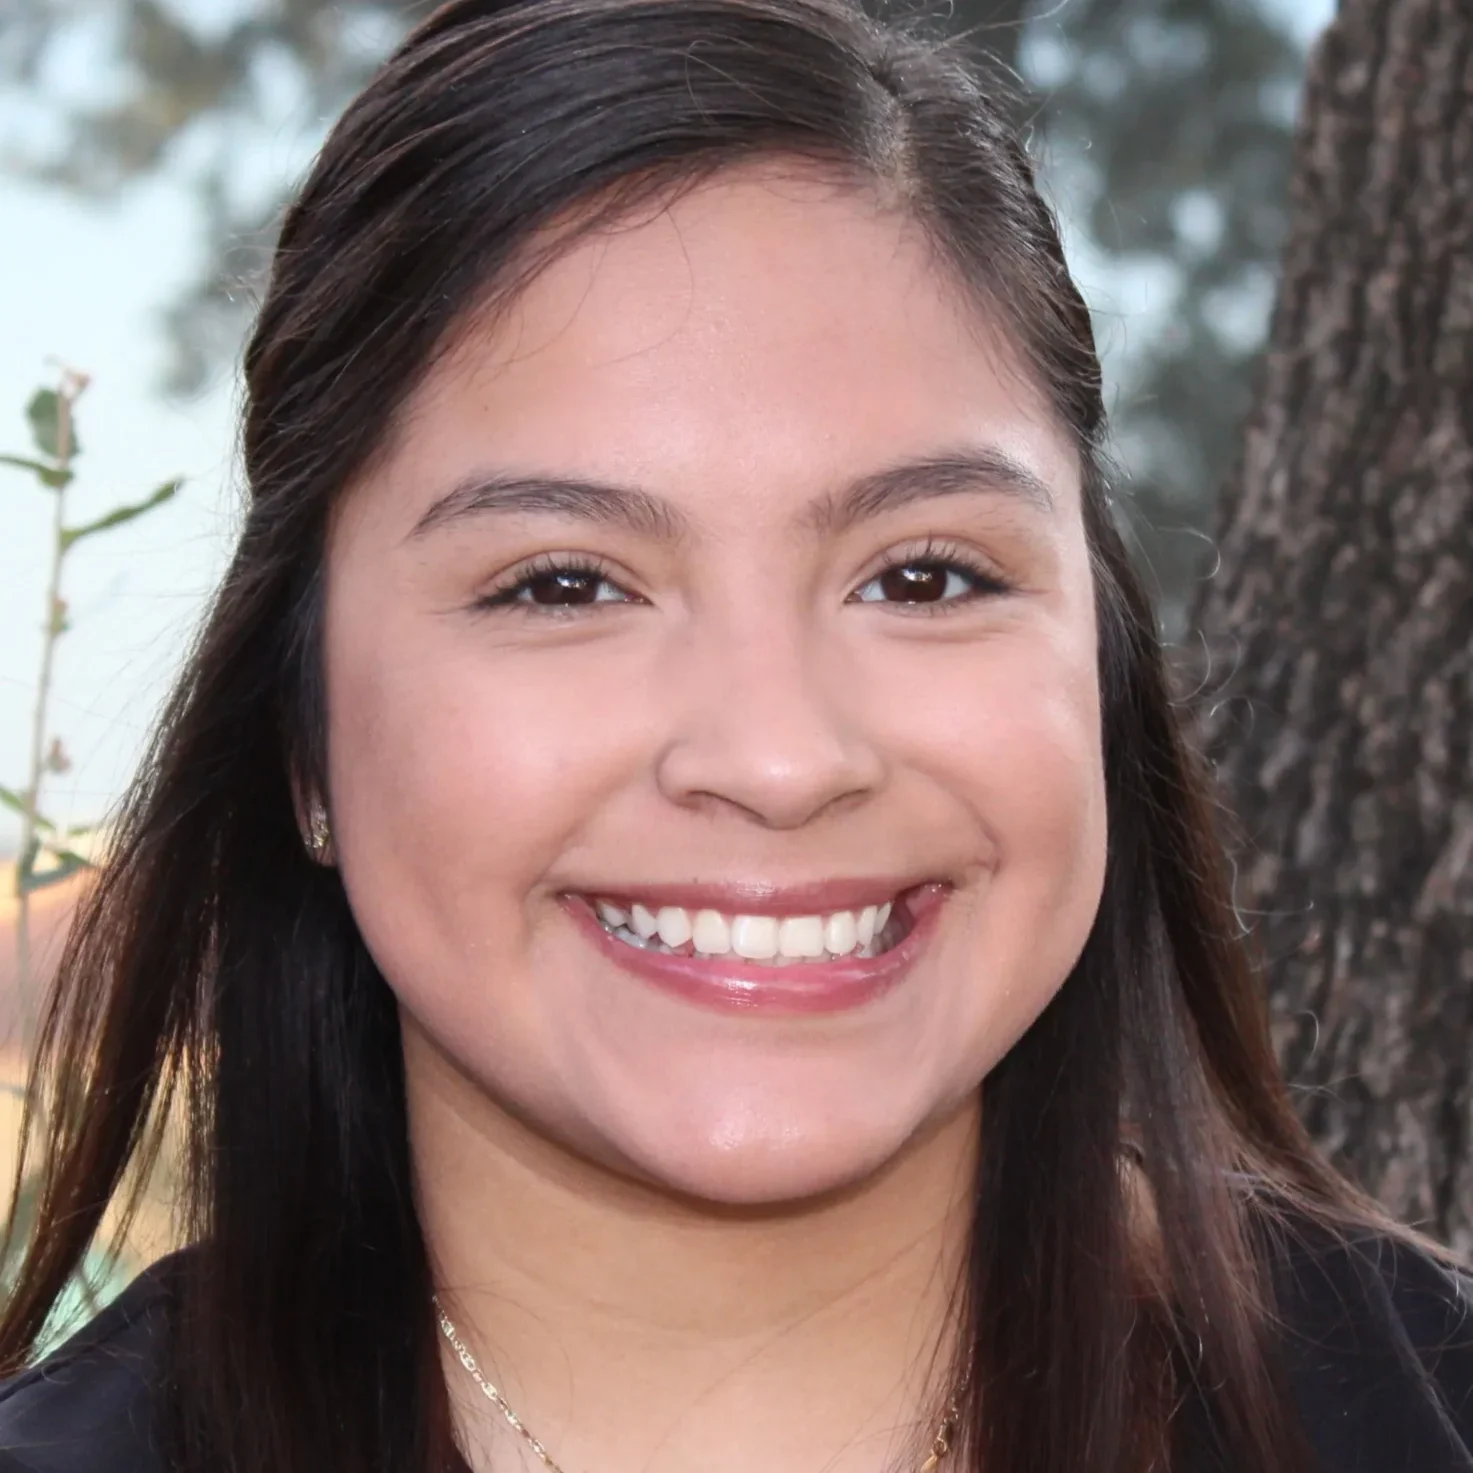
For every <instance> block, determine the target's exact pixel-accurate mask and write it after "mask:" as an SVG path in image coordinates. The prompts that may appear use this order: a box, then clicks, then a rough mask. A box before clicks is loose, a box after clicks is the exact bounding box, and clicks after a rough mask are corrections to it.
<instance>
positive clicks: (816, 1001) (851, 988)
mask: <svg viewBox="0 0 1473 1473" xmlns="http://www.w3.org/2000/svg"><path fill="white" fill-rule="evenodd" d="M947 888H948V887H945V886H942V885H939V884H937V885H926V886H923V887H921V888H920V889H919V890H913V891H911V892H910V893H909V894H908V895H907V897H906V899H907V904H908V905H909V907H910V909H911V913H912V915H913V917H914V924H913V925H912V927H911V930H910V933H909V934H908V935H907V936H906V937H905V939H904V940H902V941H901V942H900V944H899V945H898V946H893V947H891V948H890V950H889V951H885V952H881V953H880V955H879V956H872V957H859V956H851V957H845V958H843V959H842V960H841V961H833V962H800V963H797V964H795V965H793V966H790V967H764V966H761V965H759V964H758V963H756V962H750V961H745V960H743V959H742V958H741V957H735V956H723V957H701V956H672V955H668V954H666V953H665V952H660V951H641V950H639V949H638V948H637V947H634V946H629V945H627V944H626V943H625V942H623V941H618V940H616V939H615V938H614V937H613V936H611V935H610V934H609V933H608V932H607V931H606V930H605V929H604V928H603V926H602V925H600V924H599V920H598V917H597V916H596V915H595V914H594V912H593V907H592V905H591V904H590V903H589V902H588V901H587V900H584V899H583V898H581V897H580V896H575V895H567V896H564V897H563V903H564V905H565V906H566V907H567V910H568V912H569V914H570V915H571V916H572V917H573V919H574V921H575V922H576V923H577V925H578V926H579V927H580V928H581V929H582V931H583V932H584V934H585V935H586V936H587V937H588V938H589V940H590V941H591V942H592V943H593V944H594V945H595V946H597V947H598V948H599V950H600V951H601V952H603V954H604V955H605V956H607V957H608V958H609V960H610V961H613V962H615V963H617V964H618V965H619V966H621V967H622V968H624V970H625V971H627V972H632V973H633V974H634V975H635V976H636V977H639V978H641V979H642V980H643V981H646V982H652V983H653V984H654V985H655V986H656V987H659V988H662V989H663V990H664V991H666V992H670V993H674V994H675V995H676V996H677V997H682V998H684V999H685V1000H686V1001H688V1002H694V1003H699V1004H701V1005H702V1006H704V1007H709V1008H715V1009H718V1010H720V1011H725V1012H763V1013H789V1014H794V1013H798V1014H803V1013H807V1014H813V1013H837V1012H843V1011H845V1010H846V1009H849V1008H857V1007H860V1006H861V1005H862V1004H864V1003H866V1002H869V1001H871V1000H872V999H873V998H876V997H879V996H880V995H881V994H882V993H885V992H888V991H890V989H891V988H893V987H894V986H895V985H896V984H897V983H898V982H899V981H900V980H901V979H902V978H903V977H904V976H905V974H906V973H907V972H908V971H909V970H910V968H911V966H912V965H913V964H914V963H915V960H916V958H917V957H918V956H919V955H920V954H921V952H922V951H923V950H924V949H925V947H926V944H927V943H928V942H929V940H930V938H931V935H932V933H933V932H934V931H935V929H936V917H937V916H938V915H939V914H940V911H941V901H942V899H943V898H944V895H945V892H946V890H947ZM671 893H672V892H671V891H668V890H662V891H660V892H659V896H658V898H659V899H661V900H664V901H665V902H666V903H667V904H672V905H675V904H679V903H680V902H679V901H675V900H669V899H668V898H667V897H668V896H669V895H670V894H671ZM895 893H896V892H895V891H894V890H892V891H890V895H894V894H895ZM643 894H644V898H645V899H646V900H649V899H654V898H656V896H655V895H654V894H653V893H650V892H643ZM709 894H710V892H709V891H705V892H703V895H709ZM599 897H600V899H610V900H612V899H615V898H616V897H615V896H613V895H606V894H605V893H604V892H603V891H600V892H599ZM886 898H888V897H886ZM712 908H713V909H715V908H716V907H712ZM834 908H835V909H839V908H842V907H834ZM728 913H729V914H730V913H732V912H728ZM736 913H740V912H736ZM764 913H766V914H774V913H775V912H773V911H771V910H767V911H765V912H764ZM776 913H778V914H805V913H811V912H802V911H798V912H790V911H783V912H776Z"/></svg>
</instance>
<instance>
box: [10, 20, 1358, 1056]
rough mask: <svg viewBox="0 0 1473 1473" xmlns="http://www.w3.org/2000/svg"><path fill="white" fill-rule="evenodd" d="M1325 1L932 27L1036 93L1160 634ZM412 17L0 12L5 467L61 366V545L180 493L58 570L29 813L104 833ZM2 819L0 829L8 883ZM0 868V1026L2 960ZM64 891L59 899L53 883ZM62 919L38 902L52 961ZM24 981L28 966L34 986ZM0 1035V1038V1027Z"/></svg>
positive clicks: (183, 639)
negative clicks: (345, 137) (276, 341)
mask: <svg viewBox="0 0 1473 1473" xmlns="http://www.w3.org/2000/svg"><path fill="white" fill-rule="evenodd" d="M1333 7H1334V0H1007V3H998V4H990V3H988V0H959V3H957V4H956V5H955V6H954V7H951V8H945V9H942V10H940V11H939V12H938V14H939V16H940V17H941V18H942V19H944V21H945V23H946V24H948V25H950V26H952V27H954V28H965V29H971V30H974V31H975V33H976V37H977V42H978V44H980V45H983V46H985V47H987V48H988V49H990V50H992V51H993V52H995V53H996V54H997V55H998V57H999V58H1000V59H1001V60H1003V61H1004V62H1005V63H1006V64H1007V65H1009V66H1012V67H1014V68H1015V69H1016V70H1017V72H1018V73H1019V74H1020V75H1021V76H1022V77H1023V79H1024V80H1025V81H1026V82H1027V83H1028V85H1029V86H1030V87H1031V88H1032V89H1033V94H1034V97H1035V101H1034V103H1033V104H1031V105H1030V108H1029V127H1030V130H1031V135H1032V142H1033V146H1034V149H1035V152H1036V154H1037V157H1038V159H1039V161H1040V164H1041V166H1042V169H1043V173H1044V177H1045V179H1046V181H1047V185H1048V188H1049V191H1050V193H1051V195H1052V198H1053V200H1054V201H1055V204H1056V207H1057V209H1058V211H1059V213H1060V215H1061V217H1062V220H1063V224H1064V227H1065V234H1066V239H1067V242H1068V247H1069V251H1070V254H1071V257H1072V261H1073V265H1074V268H1075V271H1076V273H1077V275H1078V276H1079V279H1080V281H1081V284H1082V286H1083V288H1084V290H1085V292H1086V295H1087V296H1088V297H1089V298H1090V300H1091V302H1092V303H1093V305H1094V307H1095V309H1096V312H1097V328H1098V333H1099V337H1100V341H1101V344H1102V347H1103V350H1104V358H1105V364H1106V371H1107V375H1108V384H1109V398H1110V403H1111V405H1112V408H1113V411H1114V422H1115V435H1116V442H1117V443H1116V452H1117V457H1118V460H1119V463H1120V465H1121V467H1122V471H1123V477H1124V479H1123V486H1122V490H1123V492H1124V502H1125V506H1126V509H1127V512H1126V514H1127V515H1128V516H1129V518H1130V520H1131V523H1132V527H1133V530H1134V532H1135V538H1136V543H1137V546H1138V550H1139V552H1140V555H1141V557H1142V559H1143V560H1144V562H1145V564H1146V565H1147V567H1148V569H1149V571H1150V575H1151V578H1152V581H1153V582H1154V584H1155V586H1156V587H1157V589H1158V591H1159V595H1160V599H1161V610H1162V621H1163V625H1164V628H1165V631H1166V633H1167V635H1168V637H1172V638H1175V637H1178V636H1179V635H1180V632H1181V629H1182V625H1183V615H1184V610H1185V606H1186V604H1187V602H1188V600H1189V598H1190V595H1191V590H1192V586H1193V583H1194V580H1196V579H1198V578H1199V577H1200V576H1201V575H1202V573H1203V571H1204V569H1206V568H1208V567H1210V564H1211V549H1210V543H1209V540H1208V533H1209V531H1210V528H1211V526H1212V508H1213V501H1214V495H1215V492H1216V490H1217V488H1218V487H1219V486H1220V485H1221V484H1222V483H1223V481H1224V480H1225V479H1226V478H1227V477H1228V476H1229V475H1230V473H1231V471H1232V467H1233V457H1234V454H1235V444H1236V434H1237V429H1238V425H1239V422H1240V419H1241V417H1242V415H1243V414H1244V412H1245V410H1246V407H1247V404H1248V399H1249V394H1250V391H1251V386H1252V382H1253V371H1254V365H1255V361H1256V359H1257V356H1258V354H1259V351H1260V349H1261V345H1262V343H1263V339H1264V334H1265V330H1266V326H1267V319H1268V314H1269V311H1270V308H1271V304H1272V300H1273V293H1274V287H1275V273H1276V266H1277V261H1278V257H1279V254H1280V250H1281V247H1282V244H1283V240H1284V235H1285V207H1286V191H1287V176H1288V164H1289V147H1290V139H1291V132H1292V128H1293V125H1294V119H1295V109H1296V103H1297V99H1298V94H1299V89H1300V84H1301V81H1302V75H1303V70H1304V66H1305V62H1306V57H1307V51H1308V48H1309V46H1310V44H1311V43H1312V41H1313V40H1314V38H1315V36H1316V35H1317V33H1318V32H1319V30H1320V29H1321V28H1322V27H1323V26H1324V25H1325V24H1327V23H1328V21H1329V20H1330V18H1331V13H1332V11H1333ZM425 8H426V7H424V6H422V5H410V4H404V3H394V0H0V224H3V229H0V331H3V336H0V452H10V453H14V454H26V453H29V450H30V440H31V432H30V429H29V427H28V425H27V423H26V416H25V412H24V411H25V406H26V404H27V401H28V399H29V398H30V395H31V393H32V392H33V390H34V389H35V388H36V387H37V386H38V385H40V384H43V383H47V382H55V379H56V375H57V372H58V365H59V364H65V365H67V366H69V367H71V368H74V369H78V370H81V371H84V372H85V373H87V374H88V375H90V376H91V379H92V383H91V385H90V387H89V388H88V389H87V391H86V393H85V395H84V396H83V398H82V399H81V401H80V403H79V405H78V411H77V413H78V431H79V440H80V451H81V453H80V457H79V459H78V461H77V471H78V476H77V480H76V482H75V484H74V486H73V487H72V488H71V490H70V491H69V493H68V495H69V498H70V500H71V502H72V509H71V513H70V519H71V520H74V521H82V520H86V519H87V518H88V517H90V516H96V515H100V514H102V513H103V512H105V511H106V510H107V509H108V508H110V507H112V506H114V505H116V504H117V503H119V502H127V501H131V500H135V499H137V498H138V497H139V496H142V495H145V494H146V493H147V492H148V491H150V490H151V489H152V488H154V487H155V486H157V485H158V484H159V483H161V482H163V481H165V480H167V479H168V478H171V477H174V476H181V475H182V476H183V477H185V478H186V484H185V486H184V487H183V489H182V491H181V493H180V494H179V495H178V496H176V497H175V498H174V499H173V500H171V501H169V502H168V503H167V504H165V505H163V506H162V507H160V508H159V509H158V510H157V511H155V512H153V513H152V514H150V515H149V516H148V517H144V518H140V519H138V520H137V521H135V522H132V523H130V524H129V525H127V526H124V527H120V528H119V529H117V530H116V531H115V532H113V533H111V534H110V535H109V536H107V537H105V538H103V537H99V538H96V539H93V540H91V541H89V542H88V543H87V544H85V545H83V546H80V547H78V548H77V549H76V551H75V552H74V553H73V554H71V555H70V556H69V557H68V559H67V564H66V589H65V593H66V598H67V604H68V621H69V624H70V630H69V632H68V633H67V635H66V637H65V638H64V639H63V640H61V641H59V642H58V644H57V647H56V652H55V653H56V660H55V669H54V674H53V678H52V683H51V692H50V714H49V720H48V730H49V732H53V733H56V734H57V735H58V736H59V737H60V739H61V743H62V745H61V747H60V748H59V749H54V751H53V756H54V761H53V762H52V763H51V764H50V767H51V770H50V771H49V772H48V773H47V776H46V789H45V801H44V804H43V806H44V807H45V809H46V811H47V812H48V813H49V814H50V816H51V817H52V818H53V819H56V820H57V821H59V822H73V823H84V822H91V821H93V820H95V819H97V818H99V817H101V816H102V815H103V814H104V813H105V812H106V810H107V808H108V805H109V804H110V803H111V802H113V801H114V800H115V798H116V797H117V795H118V793H119V792H120V790H121V788H122V785H123V784H124V783H125V781H126V780H127V777H128V774H129V772H130V770H131V769H132V767H133V765H134V763H135V762H136V760H137V758H138V756H139V753H140V750H141V747H142V744H143V742H144V740H145V737H146V735H147V732H148V729H149V724H150V721H151V719H152V717H153V714H154V712H155V710H156V708H157V706H158V704H159V702H160V700H161V699H162V697H163V694H164V692H165V690H166V688H167V685H168V682H169V680H170V677H171V675H172V673H173V671H174V670H175V668H176V666H177V664H178V662H179V659H180V657H181V654H182V652H183V649H184V647H185V645H186V643H187V641H188V639H189V637H190V634H191V631H192V629H193V626H194V624H195V621H196V619H197V617H198V615H199V612H200V609H201V605H202V603H203V601H204V599H205V598H206V596H207V594H208V592H209V590H210V588H211V586H212V584H213V583H214V581H215V579H216V577H217V576H218V574H219V573H220V571H221V569H222V566H223V562H224V559H225V558H226V556H227V554H228V549H229V547H230V541H231V536H232V533H233V530H234V528H235V526H236V519H237V508H238V501H239V487H238V485H237V483H236V479H235V459H234V449H235V446H234V436H235V429H234V423H233V420H234V412H235V409H236V405H237V396H238V381H237V367H238V361H239V357H240V350H241V344H242V341H243V335H244V332H245V330H246V327H247V324H248V322H249V320H250V316H251V311H252V308H253V305H254V303H255V301H256V294H257V288H258V283H259V281H260V276H261V273H262V271H263V269H264V267H265V264H266V262H267V259H268V254H269V250H270V245H271V240H272V235H273V230H274V224H275V221H276V219H277V216H278V213H279V210H280V208H281V205H282V202H283V200H284V198H285V197H286V196H287V195H288V194H289V192H290V190H291V189H292V187H293V184H294V183H295V181H296V180H298V179H299V178H300V176H301V175H302V173H303V171H304V169H305V168H306V166H307V164H308V162H309V161H310V159H311V157H312V154H313V152H314V150H315V149H316V147H317V146H318V144H319V143H320V142H321V140H322V138H323V136H324V134H325V132H326V130H327V128H328V127H329V126H330V124H331V122H332V120H333V118H334V117H335V115H336V114H337V112H338V111H339V109H340V108H341V107H342V106H343V104H344V103H345V101H346V100H347V99H348V97H349V96H351V94H352V93H353V91H354V90H355V89H356V88H357V87H358V86H359V85H360V84H361V83H362V81H363V80H364V79H365V78H366V76H367V75H368V74H369V72H370V71H371V70H372V68H373V67H374V65H375V64H376V63H377V62H378V61H379V59H380V58H381V57H383V55H384V54H385V53H386V51H387V50H388V49H389V48H390V47H391V46H392V45H393V44H394V42H395V40H396V39H397V38H398V37H399V36H400V35H401V34H402V33H403V31H404V30H405V28H406V27H407V26H408V25H409V24H410V23H411V22H412V20H413V18H414V16H415V15H417V14H419V13H422V12H423V10H424V9H425ZM51 500H52V498H51V497H50V496H49V495H48V494H47V493H46V492H45V491H44V490H43V489H42V488H40V487H39V486H37V485H36V484H35V483H34V482H33V481H31V480H30V479H29V478H27V477H26V476H24V475H21V474H19V473H16V472H14V471H12V470H9V469H7V468H5V467H0V513H3V515H0V784H5V785H9V786H10V787H11V788H12V789H14V790H18V789H22V788H23V787H24V786H25V785H26V782H27V772H28V764H29V761H30V744H31V725H32V712H33V707H34V700H35V692H36V688H37V682H38V671H39V662H40V656H41V646H42V637H43V635H42V626H43V624H44V610H45V607H46V592H47V577H48V571H49V558H50V545H51V540H52V530H51V517H52V506H51ZM19 832H20V822H19V819H18V817H17V815H16V814H15V813H14V812H12V811H11V810H9V809H7V808H5V807H3V806H0V866H3V864H4V862H5V860H6V859H8V858H9V859H13V857H14V854H15V850H16V844H17V839H18V835H19ZM11 888H12V887H11V885H10V884H9V883H6V882H5V876H4V874H3V871H0V1007H3V1006H4V1001H3V1000H4V997H5V989H4V985H3V984H4V978H5V974H6V973H5V969H6V968H7V967H9V966H11V965H12V962H11V956H12V952H13V946H12V945H11V943H10V940H9V937H8V934H7V927H10V928H13V925H14V902H13V900H12V899H11V896H10V891H11ZM56 888H57V889H58V890H60V889H69V888H70V887H69V886H68V887H56ZM61 901H62V897H61V896H60V895H57V896H51V895H49V893H42V894H38V895H37V896H36V898H35V901H34V907H35V911H36V916H35V926H36V929H37V945H38V947H39V948H40V950H41V951H43V952H44V951H45V949H46V947H47V945H48V938H49V936H50V934H51V932H52V931H53V930H54V927H53V926H52V925H51V924H50V923H49V920H48V917H50V916H51V915H52V914H54V913H59V911H60V909H61ZM38 959H39V958H38ZM5 1022H6V1020H5V1018H4V1017H0V1030H3V1028H4V1026H5Z"/></svg>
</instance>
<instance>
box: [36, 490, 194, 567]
mask: <svg viewBox="0 0 1473 1473" xmlns="http://www.w3.org/2000/svg"><path fill="white" fill-rule="evenodd" d="M183 484H184V482H183V481H180V480H173V481H165V482H164V484H163V485H162V486H160V487H159V488H158V490H157V491H155V492H154V493H153V494H152V495H151V496H148V497H146V498H145V499H144V500H142V501H135V502H133V503H132V504H131V505H129V506H115V507H114V508H113V509H112V510H111V511H110V512H108V513H107V514H106V515H105V516H100V517H98V519H97V520H96V521H95V522H86V523H84V524H83V525H82V526H80V527H64V528H63V529H62V532H61V550H62V551H63V552H66V551H67V550H68V549H69V548H70V547H71V546H72V544H73V543H76V542H80V541H81V540H82V539H83V538H84V537H93V536H95V535H96V534H97V533H98V532H106V531H108V530H110V529H111V528H113V527H121V526H122V525H123V523H124V522H131V521H133V520H134V518H136V517H141V516H143V515H144V513H145V512H150V511H152V510H153V509H154V507H156V506H162V505H163V504H164V502H166V501H168V500H170V499H171V498H172V497H173V496H174V494H175V493H176V492H177V491H178V490H179V488H180V486H182V485H183Z"/></svg>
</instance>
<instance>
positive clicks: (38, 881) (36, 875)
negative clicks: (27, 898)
mask: <svg viewBox="0 0 1473 1473" xmlns="http://www.w3.org/2000/svg"><path fill="white" fill-rule="evenodd" d="M91 868H92V866H91V864H90V863H89V862H88V861H87V860H85V859H83V858H82V856H81V855H80V854H74V853H72V851H71V850H70V849H63V850H62V851H61V852H60V853H59V854H58V855H57V862H56V863H55V864H54V865H52V867H51V868H50V869H44V870H38V869H36V868H34V861H33V863H32V866H31V867H29V868H27V869H25V870H23V871H22V872H21V876H20V884H19V887H18V888H19V889H20V892H21V894H22V895H34V894H35V892H36V891H37V890H45V889H47V888H48V887H49V886H51V885H59V884H61V883H62V881H63V880H69V879H71V877H72V876H73V875H75V874H77V873H78V872H79V871H81V870H84V869H91Z"/></svg>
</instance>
